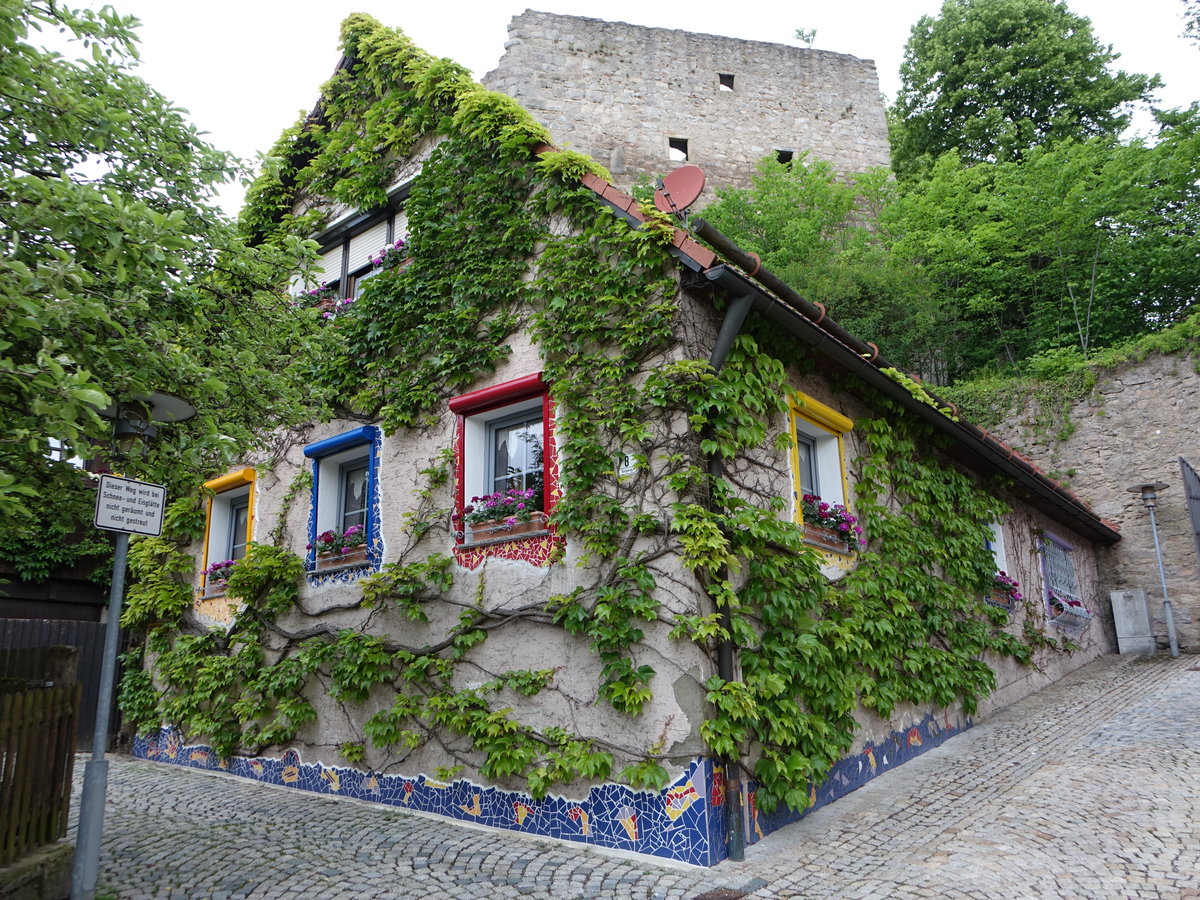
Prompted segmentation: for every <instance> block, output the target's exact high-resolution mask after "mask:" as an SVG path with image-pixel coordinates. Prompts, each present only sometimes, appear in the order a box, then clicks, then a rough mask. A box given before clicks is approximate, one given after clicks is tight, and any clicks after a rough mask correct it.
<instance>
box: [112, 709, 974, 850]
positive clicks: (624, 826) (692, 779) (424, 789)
mask: <svg viewBox="0 0 1200 900" xmlns="http://www.w3.org/2000/svg"><path fill="white" fill-rule="evenodd" d="M969 727H971V721H970V719H967V720H965V721H962V722H951V721H950V720H949V718H948V717H945V716H944V717H943V718H942V720H941V721H939V720H938V719H937V718H935V717H934V716H932V715H930V716H926V717H925V719H923V720H922V721H921V722H920V723H919V724H917V725H914V726H912V727H911V728H908V729H906V730H904V731H896V732H893V733H892V734H891V735H890V736H889V737H888V738H887V739H886V740H884V741H880V742H879V743H877V744H874V745H871V746H868V747H865V748H864V749H863V750H862V752H860V753H856V754H855V755H854V756H851V757H848V758H846V759H843V760H841V761H840V762H838V763H837V765H835V766H834V767H833V770H832V771H831V772H830V773H829V776H828V777H827V778H826V779H825V780H824V781H823V782H822V783H821V784H820V785H813V786H812V787H811V789H810V794H809V799H810V805H809V806H808V807H807V808H806V809H805V810H804V811H803V812H796V811H795V810H791V809H788V808H786V807H781V808H779V809H776V810H775V811H774V812H772V813H769V814H768V813H764V812H761V811H760V810H759V809H758V808H757V804H756V803H755V802H754V796H755V790H756V787H757V785H756V784H754V783H753V782H750V783H749V784H748V785H747V790H748V795H747V799H748V802H747V804H746V817H747V823H746V824H747V827H746V829H745V833H746V843H748V844H751V843H755V842H756V841H758V840H761V839H762V838H764V837H765V836H766V835H768V834H770V833H771V832H773V831H775V830H777V829H779V828H782V827H783V826H784V825H787V824H789V823H791V822H795V821H797V820H798V819H801V818H803V817H804V816H805V815H807V814H808V813H810V812H812V811H813V810H814V809H820V808H821V807H822V806H825V805H826V804H828V803H832V802H833V801H834V800H837V799H838V798H839V797H843V796H845V795H846V794H848V793H850V791H853V790H855V789H856V788H859V787H861V786H862V785H864V784H866V783H867V782H868V781H870V780H871V779H872V778H874V777H875V776H877V775H880V774H882V773H883V772H886V771H890V770H891V769H894V768H895V767H896V766H899V765H901V764H903V763H905V762H908V761H909V760H910V759H912V758H913V757H915V756H918V755H920V754H921V753H924V752H925V751H926V750H930V749H932V748H933V747H936V746H938V745H939V744H941V743H943V742H944V741H945V740H946V739H947V738H950V737H952V736H953V735H955V734H958V733H959V732H961V731H964V730H965V729H967V728H969ZM133 752H134V756H136V757H138V758H141V759H153V760H159V761H162V762H169V763H174V764H176V765H183V766H190V767H192V768H198V769H210V770H223V771H226V772H228V773H230V774H231V775H238V776H241V777H243V778H253V779H256V780H258V781H264V782H267V783H270V784H282V785H286V786H288V787H293V788H297V789H299V790H304V791H312V792H313V793H317V794H326V795H329V796H338V797H353V798H356V799H359V800H369V801H373V802H376V803H386V804H388V805H390V806H395V807H398V808H400V809H413V810H419V811H421V812H428V813H435V814H437V815H441V816H446V817H447V818H451V819H460V820H463V821H469V822H475V823H477V824H480V825H488V826H491V827H493V828H502V829H506V830H508V831H519V832H522V833H524V834H530V835H536V836H540V837H548V838H555V839H557V840H563V841H576V842H578V843H582V844H590V845H593V846H597V847H608V848H612V849H616V850H628V851H631V852H634V853H645V854H648V855H650V856H658V857H662V858H665V859H672V860H677V861H679V862H685V863H691V864H692V865H696V866H712V865H716V864H717V863H718V862H720V861H721V860H723V859H725V858H726V855H727V853H726V848H725V837H726V822H725V811H726V805H725V799H726V797H725V777H724V772H723V771H722V769H721V767H720V766H718V765H715V764H714V762H713V760H711V759H707V758H697V759H694V760H692V761H691V763H689V764H688V767H687V769H686V770H685V771H684V773H683V774H682V775H681V776H680V777H679V778H677V779H676V780H675V782H674V783H672V784H671V785H670V786H669V787H667V788H666V789H664V790H662V791H637V790H634V789H632V788H630V787H627V786H625V785H619V784H602V785H597V786H595V787H593V788H591V789H590V790H589V791H588V793H587V796H586V797H585V798H583V799H572V798H569V797H560V796H553V795H551V796H547V797H545V798H544V799H542V800H534V799H533V798H532V797H530V796H529V794H526V793H522V792H520V791H510V790H504V789H502V788H498V787H494V786H481V785H478V784H476V783H475V782H473V781H470V780H468V779H456V780H455V781H452V782H442V781H437V780H436V779H433V778H430V777H429V776H427V775H415V776H408V775H382V774H379V773H375V772H363V771H361V770H359V769H353V768H348V767H346V766H327V765H325V764H323V763H320V762H310V763H306V762H304V761H303V760H302V759H301V757H300V754H299V753H298V752H297V751H296V750H287V751H285V752H284V754H283V755H282V756H281V757H280V758H278V759H272V758H269V757H256V758H253V759H249V758H246V757H240V756H233V757H224V758H223V757H219V756H217V755H216V754H215V753H214V752H213V751H212V750H211V749H210V748H208V747H205V746H203V745H187V744H185V742H184V739H183V736H182V735H181V734H180V733H179V732H178V731H176V730H173V729H163V730H162V731H161V732H160V733H159V734H157V735H153V736H150V737H138V738H137V740H136V741H135V742H134V750H133Z"/></svg>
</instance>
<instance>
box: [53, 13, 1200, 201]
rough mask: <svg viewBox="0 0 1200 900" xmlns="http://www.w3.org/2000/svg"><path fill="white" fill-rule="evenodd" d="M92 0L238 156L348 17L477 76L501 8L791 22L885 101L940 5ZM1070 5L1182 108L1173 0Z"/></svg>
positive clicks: (708, 26)
mask: <svg viewBox="0 0 1200 900" xmlns="http://www.w3.org/2000/svg"><path fill="white" fill-rule="evenodd" d="M77 2H80V5H90V6H99V5H102V4H101V0H91V2H86V0H77ZM103 2H111V4H112V5H113V6H115V7H116V8H117V10H118V11H120V12H122V13H127V14H131V15H135V16H137V18H138V19H140V20H141V22H142V26H141V27H140V28H139V29H138V33H139V35H140V37H141V56H142V65H141V67H140V69H139V74H141V75H142V77H143V78H145V79H146V80H147V81H149V82H150V83H151V84H152V85H154V87H156V88H157V89H158V90H159V91H160V92H162V93H163V94H165V95H166V96H167V97H168V98H169V99H171V100H172V101H173V102H174V103H175V104H176V105H178V106H180V107H183V108H185V109H187V110H188V111H189V114H190V117H191V119H192V121H193V122H195V123H196V125H197V126H198V127H199V128H200V129H201V130H202V131H205V132H207V133H208V135H209V138H208V139H209V141H210V142H211V143H212V144H214V145H215V146H217V147H219V148H220V149H223V150H229V151H231V152H233V153H236V154H237V155H238V156H241V157H243V158H253V157H254V156H255V155H256V154H258V153H261V152H263V151H265V150H266V149H267V148H269V147H270V146H271V144H273V143H274V141H275V139H276V138H277V137H278V136H279V134H280V132H282V131H283V129H284V128H287V127H288V126H289V125H291V124H292V123H294V122H295V121H296V119H297V117H298V116H299V114H300V112H301V111H302V110H303V111H307V110H309V109H311V108H312V106H313V104H314V102H315V101H316V99H317V95H318V91H319V88H320V85H321V83H322V82H324V81H325V80H326V79H327V78H328V77H329V76H330V74H332V72H333V68H334V66H335V65H336V63H337V60H338V46H337V44H338V29H339V25H340V23H341V21H342V20H343V19H344V18H345V17H346V16H347V15H349V14H350V13H353V12H366V13H369V14H370V15H372V16H374V17H375V18H377V19H379V20H380V21H381V22H383V23H384V24H385V25H392V26H398V27H399V28H401V29H402V30H403V31H404V32H405V33H406V34H408V35H409V37H411V38H412V39H413V40H414V41H415V42H416V43H417V45H418V46H420V47H422V48H424V49H425V50H427V51H428V52H430V53H432V54H434V55H435V56H448V57H450V58H452V59H454V60H456V61H458V62H460V63H462V64H463V65H465V66H467V67H468V68H469V69H471V70H472V71H473V72H474V73H475V77H476V78H477V79H478V78H482V77H483V75H484V74H485V73H486V72H488V71H490V70H491V69H493V68H495V66H496V63H497V62H498V61H499V59H500V57H501V56H502V55H503V53H504V42H505V40H506V39H507V36H508V23H509V22H510V21H511V19H512V17H513V16H514V15H517V14H519V13H521V12H523V11H524V10H525V9H526V8H530V7H531V8H533V9H538V10H541V11H544V12H556V13H565V14H569V15H577V16H589V17H592V18H599V19H606V20H609V21H623V22H631V23H633V24H635V25H648V26H654V27H660V28H679V29H683V30H687V31H698V32H704V33H709V34H721V35H726V36H729V37H739V38H747V39H750V40H759V41H774V42H778V43H790V44H797V43H798V42H797V41H795V40H794V39H793V37H792V35H793V34H794V33H795V30H796V29H797V28H815V29H816V30H817V37H816V41H815V43H814V44H813V46H814V47H815V48H816V49H819V50H833V51H836V52H838V53H849V54H850V55H852V56H857V57H860V58H862V59H872V60H874V61H875V64H876V67H877V69H878V71H879V81H880V85H881V87H882V89H883V91H884V93H885V94H886V95H887V96H888V97H889V98H892V97H894V96H895V93H896V90H897V87H898V84H899V81H898V70H899V67H900V62H901V59H902V57H903V53H904V44H905V42H906V41H907V40H908V36H909V32H910V30H911V29H912V26H913V24H915V23H916V21H917V19H919V18H920V17H921V16H922V15H934V14H936V13H937V11H938V9H939V8H940V7H941V0H838V2H830V0H822V2H819V3H818V2H812V0H800V2H793V3H783V2H780V0H740V2H734V3H729V2H727V0H722V2H713V0H606V2H603V3H600V2H595V0H454V2H444V0H440V2H439V0H421V2H402V3H398V2H394V0H390V2H389V0H320V2H313V3H305V4H297V3H294V2H283V0H207V2H205V3H179V2H173V0H103ZM1069 5H1070V7H1071V9H1072V10H1074V11H1075V12H1077V13H1080V14H1082V15H1085V16H1088V17H1089V18H1090V19H1091V20H1092V23H1093V26H1094V28H1095V31H1096V33H1097V35H1098V37H1099V39H1100V40H1101V42H1103V43H1106V44H1112V46H1113V49H1114V50H1115V51H1116V52H1118V53H1120V54H1121V58H1120V60H1119V61H1118V63H1117V66H1118V67H1120V68H1123V69H1125V70H1127V71H1133V72H1157V73H1159V74H1161V75H1162V77H1163V80H1164V82H1165V87H1164V88H1163V90H1161V91H1160V92H1159V98H1160V101H1161V105H1162V106H1165V107H1168V108H1171V107H1177V106H1185V105H1187V104H1189V103H1191V102H1192V101H1193V100H1195V99H1197V97H1198V96H1200V91H1198V90H1197V89H1196V82H1197V78H1196V73H1197V71H1200V49H1197V48H1196V47H1195V46H1194V45H1192V44H1190V43H1188V42H1187V41H1184V40H1183V39H1182V38H1181V37H1179V35H1180V32H1181V31H1182V30H1183V25H1182V18H1181V17H1182V12H1183V2H1182V0H1069ZM223 196H224V198H225V199H224V202H225V205H226V206H227V207H236V206H237V205H238V202H239V199H238V198H239V197H240V190H238V191H230V192H228V194H227V195H223ZM230 211H231V212H232V211H233V209H232V208H231V209H230Z"/></svg>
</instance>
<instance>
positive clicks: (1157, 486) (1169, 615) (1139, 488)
mask: <svg viewBox="0 0 1200 900" xmlns="http://www.w3.org/2000/svg"><path fill="white" fill-rule="evenodd" d="M1165 487H1167V485H1166V484H1165V483H1164V482H1161V481H1148V482H1145V483H1144V484H1135V485H1133V486H1132V487H1128V488H1126V490H1127V491H1129V493H1131V494H1141V497H1142V504H1143V505H1144V506H1145V507H1146V510H1147V511H1148V512H1149V513H1150V533H1151V534H1153V535H1154V556H1155V558H1156V559H1157V560H1158V578H1159V581H1160V582H1161V583H1162V596H1163V617H1164V618H1165V619H1166V620H1167V640H1168V641H1169V642H1170V644H1171V656H1172V657H1178V656H1179V641H1178V640H1177V639H1176V637H1175V613H1174V612H1173V611H1172V609H1171V598H1170V597H1169V596H1167V571H1166V569H1164V568H1163V558H1162V547H1161V546H1160V545H1159V543H1158V520H1157V519H1156V518H1155V516H1154V509H1155V507H1156V506H1158V492H1159V491H1161V490H1162V489H1163V488H1165Z"/></svg>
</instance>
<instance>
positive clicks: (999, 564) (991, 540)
mask: <svg viewBox="0 0 1200 900" xmlns="http://www.w3.org/2000/svg"><path fill="white" fill-rule="evenodd" d="M988 530H989V531H991V534H990V535H989V537H988V538H987V539H986V541H985V542H984V543H985V544H986V545H987V548H988V549H989V550H991V551H992V558H993V559H995V560H996V571H997V572H1007V571H1008V560H1007V554H1006V553H1005V552H1004V527H1003V526H1002V525H1001V524H1000V523H999V522H988Z"/></svg>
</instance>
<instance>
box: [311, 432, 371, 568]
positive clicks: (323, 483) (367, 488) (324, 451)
mask: <svg viewBox="0 0 1200 900" xmlns="http://www.w3.org/2000/svg"><path fill="white" fill-rule="evenodd" d="M381 440H382V438H381V433H380V430H379V429H378V428H377V427H375V426H374V425H364V426H363V427H362V428H356V429H354V430H353V431H346V432H343V433H342V434H339V435H335V436H334V437H331V438H326V439H325V440H323V441H318V442H317V443H315V444H309V445H308V446H307V447H305V448H304V455H305V456H306V457H308V458H309V459H311V460H312V481H313V485H312V507H311V511H310V514H309V518H308V543H309V545H310V546H311V545H312V544H314V543H316V539H317V535H319V534H322V533H323V532H326V531H333V532H335V533H337V534H341V533H343V532H345V530H346V529H347V528H350V527H351V526H355V525H357V526H360V527H361V528H362V530H363V532H364V533H365V534H366V537H367V544H366V547H367V562H366V564H367V565H370V566H372V567H376V568H377V567H378V566H379V562H380V558H381V556H382V553H383V543H382V538H381V532H380V524H381V523H380V521H379V449H380V443H381ZM315 561H316V552H315V550H312V549H310V550H309V551H308V562H309V569H310V570H311V569H312V568H314V564H315Z"/></svg>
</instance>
